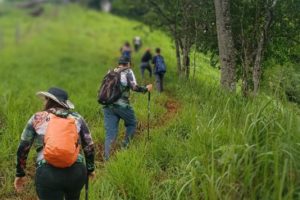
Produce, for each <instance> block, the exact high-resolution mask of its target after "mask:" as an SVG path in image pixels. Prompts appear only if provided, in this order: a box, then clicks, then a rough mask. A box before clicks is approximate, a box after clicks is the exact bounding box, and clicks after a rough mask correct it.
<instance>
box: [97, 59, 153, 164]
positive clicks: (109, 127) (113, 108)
mask: <svg viewBox="0 0 300 200" xmlns="http://www.w3.org/2000/svg"><path fill="white" fill-rule="evenodd" d="M118 64H119V66H118V67H117V68H116V69H115V70H117V71H121V72H120V82H121V88H122V95H121V97H120V98H119V99H118V100H117V101H115V102H114V103H112V104H110V105H105V106H104V107H103V112H104V127H105V134H106V135H105V143H104V158H105V160H108V159H109V156H110V149H111V145H112V143H113V142H114V141H115V140H116V137H117V134H118V125H119V121H120V119H122V120H123V121H124V124H125V127H126V133H125V138H124V140H123V143H122V147H123V148H127V147H128V145H129V142H130V140H131V139H132V138H133V135H134V133H135V129H136V118H135V113H134V110H133V109H132V107H131V105H130V103H129V96H130V90H133V91H135V92H141V93H146V92H150V91H151V90H152V84H148V85H146V86H139V85H138V84H137V82H136V79H135V75H134V73H133V71H132V69H130V59H129V58H128V57H124V56H122V57H120V58H119V62H118ZM124 69H125V70H124Z"/></svg>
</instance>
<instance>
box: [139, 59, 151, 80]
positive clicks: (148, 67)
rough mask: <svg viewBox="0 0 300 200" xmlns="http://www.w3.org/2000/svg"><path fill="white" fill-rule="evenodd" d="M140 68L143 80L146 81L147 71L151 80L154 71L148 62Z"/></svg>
mask: <svg viewBox="0 0 300 200" xmlns="http://www.w3.org/2000/svg"><path fill="white" fill-rule="evenodd" d="M140 68H141V74H142V79H144V74H145V69H146V70H148V71H149V76H150V78H151V77H152V69H151V66H150V64H149V63H148V62H143V63H142V64H141V66H140Z"/></svg>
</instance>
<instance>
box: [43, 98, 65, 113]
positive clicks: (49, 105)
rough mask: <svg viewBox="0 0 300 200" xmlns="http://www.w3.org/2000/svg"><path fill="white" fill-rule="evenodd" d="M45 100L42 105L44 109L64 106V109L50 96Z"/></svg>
mask: <svg viewBox="0 0 300 200" xmlns="http://www.w3.org/2000/svg"><path fill="white" fill-rule="evenodd" d="M46 101H47V103H46V105H45V107H44V110H49V109H50V108H64V109H66V107H64V106H62V105H60V104H59V103H57V102H56V101H54V100H52V99H50V98H47V97H46Z"/></svg>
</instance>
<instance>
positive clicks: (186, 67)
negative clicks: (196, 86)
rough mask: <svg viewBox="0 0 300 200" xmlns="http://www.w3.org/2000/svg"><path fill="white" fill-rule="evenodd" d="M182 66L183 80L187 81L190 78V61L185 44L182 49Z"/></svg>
mask: <svg viewBox="0 0 300 200" xmlns="http://www.w3.org/2000/svg"><path fill="white" fill-rule="evenodd" d="M182 53H183V56H182V57H183V66H184V74H185V78H186V79H189V77H190V59H189V47H188V46H187V44H185V45H184V47H183V51H182Z"/></svg>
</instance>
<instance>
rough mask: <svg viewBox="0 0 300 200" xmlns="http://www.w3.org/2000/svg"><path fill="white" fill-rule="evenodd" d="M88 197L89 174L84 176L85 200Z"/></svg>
mask: <svg viewBox="0 0 300 200" xmlns="http://www.w3.org/2000/svg"><path fill="white" fill-rule="evenodd" d="M88 199H89V175H87V177H86V182H85V200H88Z"/></svg>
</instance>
